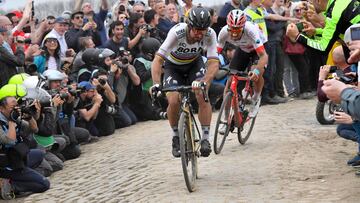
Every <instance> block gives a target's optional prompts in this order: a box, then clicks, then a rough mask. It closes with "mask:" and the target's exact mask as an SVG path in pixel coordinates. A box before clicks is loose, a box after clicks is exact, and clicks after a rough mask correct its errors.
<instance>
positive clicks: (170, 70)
mask: <svg viewBox="0 0 360 203" xmlns="http://www.w3.org/2000/svg"><path fill="white" fill-rule="evenodd" d="M205 72H206V69H205V64H204V61H203V60H202V57H198V58H197V59H195V60H194V61H193V62H191V63H189V64H184V65H177V64H174V63H172V62H170V61H169V60H166V61H165V65H164V79H163V88H168V87H175V86H181V85H191V83H192V82H193V81H194V80H197V79H200V78H203V77H204V75H205Z"/></svg>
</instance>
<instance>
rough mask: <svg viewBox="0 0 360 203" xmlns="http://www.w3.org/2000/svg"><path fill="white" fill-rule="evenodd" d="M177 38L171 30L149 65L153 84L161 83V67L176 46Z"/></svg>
mask: <svg viewBox="0 0 360 203" xmlns="http://www.w3.org/2000/svg"><path fill="white" fill-rule="evenodd" d="M176 43H177V36H176V34H175V30H174V29H173V28H172V29H171V30H170V31H169V33H168V35H167V37H166V39H165V41H164V42H163V43H162V45H161V46H160V48H159V50H158V52H157V53H156V54H155V58H154V60H153V62H152V64H151V77H152V80H153V83H154V84H160V82H161V66H162V64H163V63H164V61H165V59H166V56H167V55H169V53H170V51H171V50H172V49H173V48H174V47H175V46H176Z"/></svg>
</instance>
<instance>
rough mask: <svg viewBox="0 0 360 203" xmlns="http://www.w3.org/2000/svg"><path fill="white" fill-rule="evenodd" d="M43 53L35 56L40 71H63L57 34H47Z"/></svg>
mask: <svg viewBox="0 0 360 203" xmlns="http://www.w3.org/2000/svg"><path fill="white" fill-rule="evenodd" d="M43 50H44V51H43V53H42V54H41V55H38V56H35V57H34V64H35V65H36V67H37V72H38V73H43V72H44V71H46V70H58V71H61V59H60V45H59V41H58V40H57V38H56V36H54V35H51V34H49V35H47V36H46V38H45V39H44V47H43Z"/></svg>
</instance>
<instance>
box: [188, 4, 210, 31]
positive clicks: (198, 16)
mask: <svg viewBox="0 0 360 203" xmlns="http://www.w3.org/2000/svg"><path fill="white" fill-rule="evenodd" d="M210 23H211V20H210V12H209V10H207V9H206V8H204V7H201V6H198V7H195V8H192V9H191V10H190V11H189V16H188V25H190V26H191V27H193V28H197V29H207V28H209V27H210Z"/></svg>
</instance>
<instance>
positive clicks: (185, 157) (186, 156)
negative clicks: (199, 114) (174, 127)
mask: <svg viewBox="0 0 360 203" xmlns="http://www.w3.org/2000/svg"><path fill="white" fill-rule="evenodd" d="M190 119H191V117H190V115H188V114H187V113H185V112H182V113H181V115H180V120H179V138H180V153H181V165H182V168H183V173H184V179H185V183H186V187H187V189H188V190H189V192H193V191H195V181H196V178H197V155H196V150H195V149H194V146H195V142H194V140H193V135H192V132H193V131H192V129H191V127H193V126H191V124H190Z"/></svg>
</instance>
